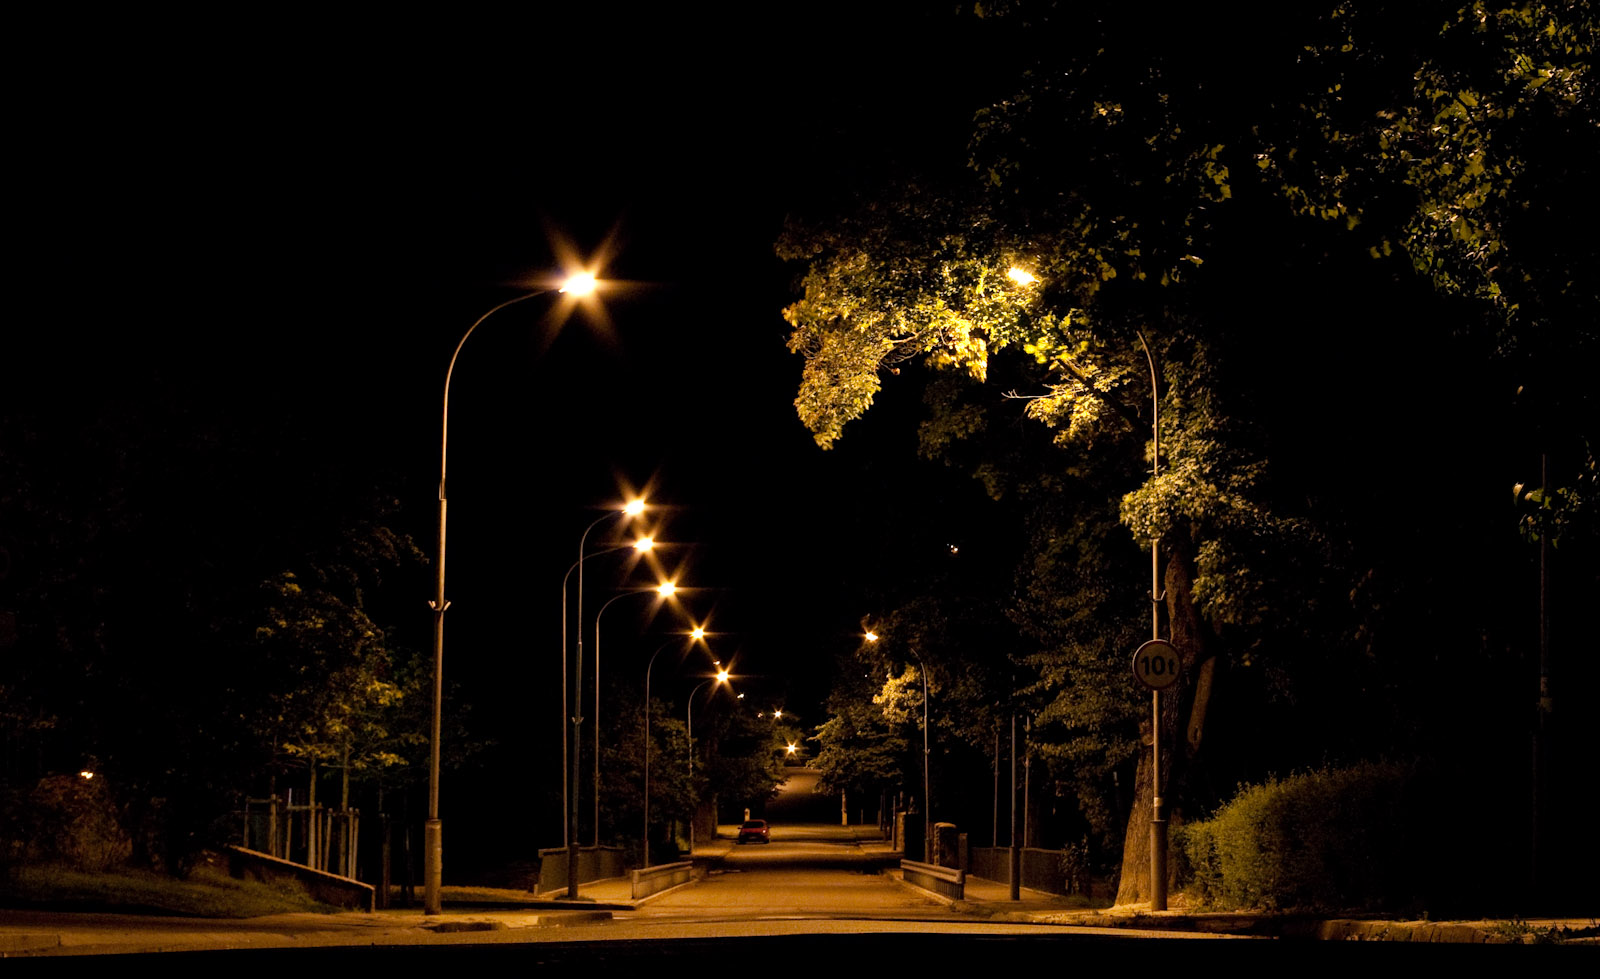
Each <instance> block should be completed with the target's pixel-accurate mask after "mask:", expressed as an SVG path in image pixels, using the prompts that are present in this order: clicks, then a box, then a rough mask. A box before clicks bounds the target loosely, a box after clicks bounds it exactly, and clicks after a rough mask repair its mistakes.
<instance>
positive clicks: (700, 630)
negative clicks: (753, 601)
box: [596, 626, 706, 867]
mask: <svg viewBox="0 0 1600 979" xmlns="http://www.w3.org/2000/svg"><path fill="white" fill-rule="evenodd" d="M705 634H706V630H705V628H704V627H702V626H695V629H694V631H693V632H691V633H689V638H690V639H691V640H697V639H704V638H705ZM596 641H597V642H598V640H596ZM675 642H677V640H675V639H669V640H668V641H666V642H664V643H662V644H661V645H660V646H659V647H658V648H657V649H656V651H655V652H653V653H651V654H650V662H648V663H646V664H645V668H644V835H643V836H641V837H639V839H640V840H642V841H643V843H642V846H643V848H644V854H643V864H644V866H646V867H648V866H650V671H651V670H653V669H655V665H656V657H657V656H660V655H661V653H662V651H663V650H665V649H666V648H667V647H668V646H671V645H673V643H675ZM690 771H691V774H692V772H693V768H692V767H691V769H690Z"/></svg>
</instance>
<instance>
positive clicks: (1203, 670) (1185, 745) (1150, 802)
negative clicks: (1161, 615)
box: [1117, 539, 1216, 904]
mask: <svg viewBox="0 0 1600 979" xmlns="http://www.w3.org/2000/svg"><path fill="white" fill-rule="evenodd" d="M1192 552H1193V546H1192V545H1191V544H1190V543H1189V541H1188V540H1186V539H1183V540H1179V541H1177V542H1175V543H1174V544H1173V545H1172V546H1171V547H1170V548H1169V549H1168V551H1167V563H1166V569H1165V572H1166V573H1165V580H1164V582H1163V587H1164V588H1165V590H1166V602H1167V618H1168V630H1167V634H1168V636H1169V641H1170V642H1171V643H1172V645H1173V646H1175V647H1176V648H1177V650H1178V656H1179V658H1180V659H1181V660H1182V662H1183V675H1182V676H1181V677H1180V678H1179V679H1178V682H1177V683H1174V684H1173V685H1172V686H1170V687H1168V688H1167V689H1165V690H1163V691H1162V692H1161V785H1162V790H1163V791H1162V793H1161V795H1162V801H1163V802H1164V803H1165V804H1166V809H1167V820H1168V831H1169V834H1170V831H1171V830H1172V829H1173V828H1176V826H1177V825H1178V824H1179V823H1181V822H1182V816H1183V802H1184V800H1183V799H1182V798H1177V797H1174V795H1173V792H1172V790H1173V787H1174V786H1181V785H1182V784H1183V782H1184V775H1185V773H1186V772H1187V770H1188V766H1189V764H1190V763H1191V762H1192V761H1193V760H1194V758H1195V755H1196V754H1197V753H1198V752H1199V750H1200V745H1201V736H1202V734H1203V733H1204V723H1205V715H1206V709H1207V707H1208V706H1209V705H1210V700H1211V691H1212V681H1213V673H1214V671H1213V668H1212V667H1213V663H1214V660H1213V653H1214V649H1215V646H1216V641H1215V639H1214V637H1213V636H1212V633H1211V630H1210V629H1209V628H1208V627H1207V626H1206V624H1205V621H1204V620H1203V619H1202V618H1201V617H1200V614H1199V611H1198V610H1197V609H1196V608H1195V607H1194V560H1193V556H1192ZM1129 653H1130V656H1131V653H1132V651H1131V650H1130V651H1129ZM1129 682H1133V681H1132V680H1130V681H1129ZM1145 702H1146V704H1147V705H1148V703H1149V699H1148V694H1147V695H1146V701H1145ZM1151 713H1152V711H1151V709H1150V707H1149V706H1146V707H1145V720H1144V721H1143V722H1141V723H1140V725H1139V733H1140V740H1141V741H1142V743H1143V744H1144V746H1145V748H1144V750H1143V752H1142V753H1141V754H1140V756H1139V769H1138V774H1137V775H1136V776H1135V782H1134V795H1133V809H1132V810H1131V811H1130V812H1129V813H1128V830H1127V834H1126V836H1125V837H1124V838H1123V844H1122V877H1121V880H1120V881H1119V882H1118V885H1117V903H1118V904H1139V903H1147V902H1149V900H1150V821H1151V817H1152V810H1153V809H1154V804H1155V792H1154V786H1153V785H1151V778H1150V762H1151V758H1150V747H1149V745H1150V741H1151V733H1152V732H1151V729H1150V724H1151V722H1150V715H1151ZM1180 718H1182V719H1185V721H1186V722H1185V723H1182V724H1180ZM1167 866H1168V868H1172V867H1173V866H1174V864H1173V861H1172V860H1170V859H1169V860H1168V861H1167ZM1169 873H1170V869H1169ZM1168 885H1169V889H1170V885H1171V881H1170V880H1169V881H1168Z"/></svg>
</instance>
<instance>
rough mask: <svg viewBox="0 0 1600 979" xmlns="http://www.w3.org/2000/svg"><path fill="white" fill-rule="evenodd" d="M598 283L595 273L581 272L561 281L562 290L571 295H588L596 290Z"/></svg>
mask: <svg viewBox="0 0 1600 979" xmlns="http://www.w3.org/2000/svg"><path fill="white" fill-rule="evenodd" d="M596 285H597V283H596V282H595V278H594V274H593V273H591V272H579V273H578V274H576V275H571V276H568V277H567V279H566V281H564V282H562V283H561V290H560V291H561V292H564V293H566V294H567V295H569V296H587V295H589V294H590V293H592V292H594V290H595V286H596Z"/></svg>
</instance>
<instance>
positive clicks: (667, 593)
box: [656, 581, 678, 598]
mask: <svg viewBox="0 0 1600 979" xmlns="http://www.w3.org/2000/svg"><path fill="white" fill-rule="evenodd" d="M656 591H658V592H660V593H661V597H662V598H671V597H672V596H673V595H674V594H676V593H677V591H678V586H677V585H675V584H673V583H672V582H670V581H663V582H662V583H661V584H659V585H657V586H656Z"/></svg>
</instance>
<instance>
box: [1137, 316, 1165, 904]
mask: <svg viewBox="0 0 1600 979" xmlns="http://www.w3.org/2000/svg"><path fill="white" fill-rule="evenodd" d="M1139 345H1140V346H1142V347H1144V357H1145V360H1146V362H1148V363H1149V365H1150V439H1151V443H1150V445H1151V448H1150V465H1151V479H1152V480H1154V479H1155V478H1156V477H1158V476H1160V475H1161V398H1160V388H1159V387H1158V382H1157V379H1156V361H1155V357H1153V356H1152V355H1151V353H1150V345H1149V344H1148V343H1146V342H1145V339H1144V334H1143V333H1140V334H1139ZM1160 548H1161V543H1160V541H1159V540H1154V539H1152V540H1151V541H1150V638H1152V639H1160V638H1161V602H1162V599H1163V598H1164V597H1165V596H1164V594H1163V593H1162V592H1161V561H1160V556H1159V555H1160ZM1150 710H1151V725H1150V731H1151V736H1150V752H1151V764H1150V779H1151V788H1152V790H1153V791H1152V793H1151V794H1152V796H1153V800H1154V801H1153V802H1152V805H1151V814H1150V910H1152V911H1165V910H1167V817H1166V806H1165V802H1164V800H1163V799H1162V798H1161V691H1159V690H1152V691H1150Z"/></svg>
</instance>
